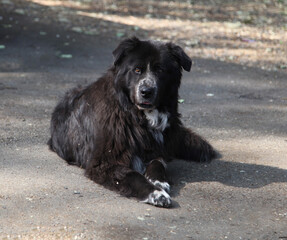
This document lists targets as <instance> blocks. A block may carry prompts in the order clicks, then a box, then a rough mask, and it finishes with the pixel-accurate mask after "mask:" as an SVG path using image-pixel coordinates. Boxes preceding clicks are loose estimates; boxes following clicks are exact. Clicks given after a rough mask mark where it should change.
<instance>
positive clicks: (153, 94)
mask: <svg viewBox="0 0 287 240" xmlns="http://www.w3.org/2000/svg"><path fill="white" fill-rule="evenodd" d="M156 98H157V86H156V81H155V80H152V79H143V80H141V81H140V82H139V84H138V85H137V90H136V104H137V106H138V108H140V109H152V108H155V101H156Z"/></svg>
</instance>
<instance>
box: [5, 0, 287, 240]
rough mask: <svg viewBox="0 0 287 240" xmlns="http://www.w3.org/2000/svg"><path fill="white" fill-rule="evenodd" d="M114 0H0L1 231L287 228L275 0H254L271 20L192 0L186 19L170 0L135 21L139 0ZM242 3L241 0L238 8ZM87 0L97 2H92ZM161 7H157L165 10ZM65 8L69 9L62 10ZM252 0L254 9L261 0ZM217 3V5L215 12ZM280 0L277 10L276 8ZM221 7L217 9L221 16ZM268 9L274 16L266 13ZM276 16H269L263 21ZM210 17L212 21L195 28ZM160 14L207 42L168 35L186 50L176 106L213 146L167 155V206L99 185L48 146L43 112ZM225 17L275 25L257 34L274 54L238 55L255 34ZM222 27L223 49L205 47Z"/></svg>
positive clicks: (283, 83)
mask: <svg viewBox="0 0 287 240" xmlns="http://www.w3.org/2000/svg"><path fill="white" fill-rule="evenodd" d="M37 2H38V3H37ZM39 2H42V4H43V3H44V2H45V3H46V5H41V4H39ZM49 2H50V3H49ZM72 2H73V4H74V5H75V6H74V5H72V6H71V4H72ZM85 2H86V4H93V2H92V1H85ZM122 2H123V1H118V5H115V4H112V2H109V1H102V2H101V3H102V4H104V3H110V4H108V5H106V6H104V5H101V6H100V5H99V6H98V5H93V7H94V10H91V9H90V8H85V4H83V1H81V2H77V1H65V4H66V5H63V1H40V0H38V1H36V0H34V1H11V0H0V239H119V240H121V239H123V240H125V239H143V240H146V239H200V240H211V239H215V240H217V239H231V240H234V239H244V240H245V239H246V240H247V239H250V240H255V239H258V240H261V239H265V240H279V239H287V230H286V229H287V228H286V226H287V197H286V196H287V125H286V122H287V91H286V88H287V73H286V69H285V67H284V64H286V54H285V53H286V52H285V53H284V51H285V50H284V46H283V45H284V44H281V43H280V41H286V35H285V36H284V34H283V32H282V31H283V30H284V26H285V27H286V25H284V24H286V23H284V19H286V17H285V18H284V16H285V15H284V11H285V10H284V9H285V8H284V4H283V3H284V1H282V2H283V3H280V2H281V1H276V3H277V4H278V5H274V8H272V6H273V5H271V4H273V3H274V2H275V1H264V2H266V3H265V4H267V7H268V11H270V12H271V13H273V15H272V14H271V13H270V16H269V15H268V16H269V17H268V19H269V18H271V19H272V21H273V22H270V20H269V23H268V22H263V25H264V24H265V26H264V27H262V26H261V25H260V22H259V23H258V22H256V21H257V18H255V17H252V16H256V15H254V14H256V11H252V14H250V15H251V20H252V21H251V20H248V19H249V18H247V20H246V21H245V22H244V21H243V20H240V21H239V20H238V19H233V18H232V16H231V15H230V16H229V15H226V14H225V13H226V11H223V10H222V9H225V8H222V9H220V8H219V9H218V10H217V11H216V12H212V11H211V12H210V11H209V10H212V8H211V9H209V10H208V9H207V10H206V12H204V11H205V10H204V9H203V10H200V8H199V5H196V4H194V5H193V6H194V9H193V11H194V14H196V13H197V14H198V21H197V22H196V21H195V20H194V19H193V18H190V19H189V18H188V17H187V15H184V13H185V12H186V9H187V7H188V6H186V5H184V3H182V5H180V6H182V9H183V12H182V13H181V15H180V16H176V14H177V13H178V12H179V11H174V13H173V12H172V11H171V9H175V6H174V7H173V6H172V5H169V8H168V9H169V10H170V11H171V13H170V19H166V18H165V19H163V18H160V16H161V14H162V15H165V14H166V13H165V12H163V13H161V12H159V11H158V10H157V9H156V8H155V7H154V8H153V10H151V9H152V8H150V10H149V9H147V10H145V11H152V13H146V14H145V15H144V17H143V18H142V19H141V22H140V23H141V25H140V26H138V25H133V24H134V23H132V22H128V21H135V20H134V19H133V18H136V17H138V18H140V17H141V15H139V13H138V12H139V11H138V10H137V9H138V8H139V7H140V6H139V5H136V6H138V8H137V7H132V6H133V5H132V3H137V4H138V3H139V1H129V3H130V4H129V5H127V6H129V7H130V8H128V7H123V5H120V3H122ZM150 2H151V3H152V2H153V1H150ZM165 2H166V1H162V2H161V4H163V3H165ZM210 2H211V1H210ZM210 2H208V1H206V3H210ZM213 2H214V4H215V5H216V3H217V2H216V1H213ZM243 2H244V1H243ZM268 2H269V3H268ZM48 3H49V4H50V5H47V4H48ZM56 3H58V4H59V5H58V6H51V4H56ZM227 3H228V4H231V3H232V1H227ZM246 3H247V1H246ZM255 3H258V2H256V1H255ZM67 4H68V5H67ZM69 4H70V5H69ZM228 4H227V5H226V6H225V7H226V8H228V6H229V7H230V5H228ZM258 4H259V3H258ZM268 4H269V5H268ZM280 4H281V5H280ZM150 5H152V4H150ZM207 5H208V4H207ZM231 5H232V4H231ZM251 5H252V4H251ZM88 6H89V7H90V5H88ZM176 6H177V9H179V7H178V5H176ZM195 6H197V7H196V8H195ZM213 6H214V5H213ZM244 6H246V5H244V4H242V6H240V7H242V8H243V9H242V10H241V11H243V12H244V11H245V10H246V8H245V7H244ZM260 6H261V5H260ZM97 7H101V9H102V8H105V9H107V12H106V13H95V11H96V10H97ZM142 7H144V6H142ZM163 7H164V6H162V8H159V9H163V11H164V10H165V9H164V8H163ZM67 8H69V9H70V11H72V13H76V12H77V13H78V14H77V16H76V17H75V14H70V15H73V16H70V15H69V14H68V12H69V11H68V10H67ZM250 8H251V7H250ZM75 9H76V10H75ZM125 9H126V10H125ZM131 9H134V10H135V11H136V10H137V11H136V12H135V13H134V17H131V16H126V15H127V14H126V13H125V11H126V12H127V11H131ZM256 9H257V11H258V12H259V13H260V9H261V8H259V7H258V8H256ZM282 9H283V10H282ZM119 10H121V11H122V13H121V14H118V13H119ZM78 11H80V12H78ZM202 11H203V13H205V14H206V17H205V18H206V21H204V20H203V17H202V18H201V15H200V14H201V13H202ZM213 11H214V10H213ZM218 11H219V12H220V11H223V12H221V14H220V15H217V14H216V13H217V12H218ZM238 11H240V8H238ZM278 11H279V13H280V14H281V15H280V14H279V13H278V14H279V15H278V14H277V15H276V14H275V13H276V12H278ZM64 12H65V13H66V14H68V16H66V15H65V16H64ZM83 12H84V13H83ZM208 12H210V15H208V14H207V13H208ZM282 12H283V13H282ZM259 13H258V14H259ZM61 14H62V15H61ZM89 14H92V15H89ZM97 14H98V15H97ZM112 14H113V15H112ZM147 14H151V15H150V16H146V15H147ZM155 14H157V15H155ZM59 15H60V16H61V18H59ZM79 15H80V16H81V17H79ZM111 15H112V18H113V20H111V19H109V18H110V17H111ZM154 15H155V16H154ZM95 16H101V17H99V18H95ZM116 16H117V18H115V17H116ZM188 16H189V15H188ZM216 16H217V17H216ZM222 16H223V17H224V16H225V17H226V18H223V19H222V21H219V17H221V18H222ZM236 16H241V15H240V14H237V15H236ZM278 16H279V17H280V19H281V20H276V19H277V17H278ZM70 17H71V18H70ZM179 17H180V19H179ZM65 18H66V19H65ZM115 19H116V20H115ZM151 19H153V21H151ZM160 19H161V20H160ZM230 19H231V20H230ZM148 21H151V22H150V23H154V24H153V25H152V26H154V27H155V29H156V30H155V31H149V30H148V29H149V28H150V25H149V22H148ZM248 21H249V22H248ZM262 21H263V20H262ZM264 21H265V20H264ZM276 21H277V22H278V26H273V25H272V23H274V22H276ZM92 22H93V23H94V24H95V25H92ZM210 22H213V23H214V24H215V25H214V26H216V28H210V25H205V26H206V28H202V27H203V25H204V23H210ZM237 22H240V24H241V25H240V26H238V24H239V23H237ZM167 23H168V24H170V27H171V28H174V29H176V28H179V29H181V30H180V31H182V33H184V32H185V28H184V27H183V26H187V23H194V24H195V25H193V26H197V29H198V30H200V31H201V34H202V35H200V36H201V37H202V39H205V40H204V42H205V44H206V45H205V44H202V43H203V40H200V41H199V42H196V41H195V42H192V43H188V42H187V43H186V42H185V43H184V41H188V39H183V38H180V37H179V35H177V36H173V37H172V40H174V41H175V42H177V43H178V44H181V45H182V46H183V47H186V48H185V49H186V51H187V52H189V54H190V55H191V56H192V57H193V60H194V65H193V68H192V71H191V72H190V73H185V74H184V78H183V80H182V87H181V90H180V98H181V99H183V100H184V101H183V103H181V104H180V111H181V113H182V116H183V121H184V123H185V125H186V126H189V127H191V128H192V129H193V130H194V131H196V132H198V133H199V134H201V135H203V136H204V137H205V138H207V139H208V140H209V141H210V142H211V143H212V144H213V145H214V146H215V147H216V148H217V149H218V150H219V151H220V152H221V154H222V158H221V159H219V160H216V161H213V162H212V163H210V164H207V165H205V164H202V165H201V164H195V163H186V162H183V161H175V162H173V163H171V164H169V166H168V171H169V175H170V176H171V180H172V183H173V184H172V192H171V196H172V199H173V203H174V207H173V208H172V209H162V208H156V207H153V206H150V205H146V204H143V203H140V202H137V201H135V200H133V199H126V198H123V197H120V196H119V195H118V194H116V193H113V192H110V191H108V190H106V189H104V188H102V187H101V186H99V185H97V184H95V183H93V182H91V181H90V180H89V179H87V178H85V177H84V175H83V170H82V169H79V168H76V167H73V166H68V165H66V163H65V162H64V161H63V160H61V159H60V158H59V157H57V156H56V155H55V154H54V153H52V152H50V151H49V150H48V147H47V146H46V142H47V140H48V138H49V121H50V114H51V112H52V110H53V108H54V106H55V104H56V102H57V100H58V99H59V97H60V96H62V95H63V93H64V92H65V91H66V90H67V89H69V88H71V87H74V86H76V85H78V84H87V83H90V82H92V81H95V80H96V79H97V78H98V77H99V76H100V75H101V74H102V73H103V72H104V71H105V69H107V67H108V66H109V65H110V64H111V63H112V55H111V52H112V50H113V49H114V48H115V46H116V45H117V43H118V42H119V41H120V40H121V39H122V38H124V37H125V36H127V35H131V34H136V35H138V36H140V37H153V38H160V39H162V38H164V39H169V38H168V37H167V36H168V34H167V32H164V31H163V30H164V29H166V28H165V27H163V28H162V29H161V30H162V31H161V30H160V24H167ZM229 23H233V24H235V23H236V24H237V26H236V24H235V25H232V24H231V25H228V24H229ZM97 24H100V25H99V26H101V27H96V26H98V25H97ZM172 24H174V25H172ZM178 24H179V25H178ZM181 24H183V25H181ZM196 24H198V25H196ZM201 24H203V25H201ZM216 24H218V25H216ZM224 24H225V26H229V27H230V29H233V30H234V29H237V30H238V29H241V28H250V32H252V29H259V31H261V30H262V29H263V28H264V29H266V28H270V29H271V28H272V31H273V32H274V33H275V34H274V35H272V34H271V35H270V34H269V35H268V34H267V35H268V37H269V38H271V37H272V36H273V37H274V38H277V37H278V35H277V34H281V33H282V35H280V39H281V40H280V39H277V40H276V39H274V40H270V39H266V36H267V35H266V36H265V35H260V34H259V35H260V36H263V38H264V39H266V43H264V44H266V47H267V48H271V49H273V50H274V49H276V51H275V50H274V51H275V52H276V54H275V55H276V56H277V55H278V58H276V57H274V58H273V57H272V56H273V55H272V54H273V50H272V51H271V52H269V53H272V54H267V53H268V51H269V50H268V51H267V53H266V55H264V56H268V57H270V59H269V60H268V61H267V60H266V61H265V60H264V58H263V57H262V56H263V55H260V54H258V56H254V54H251V55H252V57H254V59H253V60H252V59H250V60H248V59H249V58H248V57H246V58H244V53H245V50H246V49H247V48H248V49H251V50H252V51H257V50H258V49H261V47H260V46H261V45H260V44H261V42H260V44H259V43H258V42H257V40H256V42H252V41H251V42H250V40H253V38H249V37H248V39H249V40H248V41H247V40H246V41H247V42H245V40H244V41H242V40H238V38H229V37H228V36H227V35H225V31H227V32H228V31H229V30H228V27H227V28H223V27H222V26H224ZM226 24H227V25H226ZM162 26H166V25H162ZM180 26H181V27H180ZM221 27H222V29H221ZM234 27H236V28H234ZM192 28H193V27H191V28H190V30H186V33H187V34H188V31H192ZM187 29H188V28H187ZM204 29H205V30H204ZM226 29H227V30H226ZM260 29H261V30H260ZM105 30H106V31H105ZM215 30H218V31H215ZM221 30H222V31H223V32H221V33H220V34H222V38H221V39H220V38H218V39H219V40H218V41H219V43H218V44H219V45H220V46H219V47H218V49H222V51H228V52H227V55H226V56H228V57H227V58H225V57H224V58H223V57H222V55H220V53H218V52H217V51H216V52H214V54H210V53H211V52H210V51H209V50H210V49H209V48H211V47H210V45H212V41H213V40H212V39H216V38H217V37H216V35H215V33H216V32H220V31H221ZM233 30H232V31H231V30H230V31H231V32H230V33H231V35H232V34H234V32H233ZM167 31H168V30H167ZM213 31H214V32H213ZM240 31H241V30H240ZM262 31H263V30H262ZM212 32H213V33H212ZM252 33H253V32H252ZM161 34H162V35H161ZM208 34H210V38H207V36H208ZM285 34H286V33H285ZM264 36H265V37H264ZM225 37H226V38H227V39H226V40H228V41H231V40H232V39H233V40H234V41H232V44H235V45H234V47H233V48H232V46H230V45H228V44H227V45H226V46H224V45H222V44H223V42H222V41H223V40H222V39H224V38H225ZM282 39H283V40H282ZM209 40H210V42H209ZM189 41H192V40H191V39H189ZM185 44H186V45H185ZM188 44H191V45H192V46H191V45H190V46H188ZM240 44H242V46H246V48H245V47H243V48H241V47H240V46H241V45H240ZM258 44H259V45H258ZM269 45H270V47H269ZM264 46H265V45H264ZM205 49H207V50H205ZM232 49H233V50H234V51H235V50H236V49H240V50H241V51H242V56H241V55H240V56H239V57H233V58H232V57H229V56H233V55H230V52H232V51H231V50H232ZM197 53H198V55H197ZM209 54H210V55H209ZM217 54H219V55H217ZM284 54H285V55H284ZM255 55H256V54H255ZM275 55H274V56H275ZM261 58H262V59H261ZM244 59H246V61H245V60H244ZM261 60H262V61H261ZM262 68H264V69H262Z"/></svg>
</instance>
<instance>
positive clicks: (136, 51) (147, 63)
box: [113, 37, 192, 110]
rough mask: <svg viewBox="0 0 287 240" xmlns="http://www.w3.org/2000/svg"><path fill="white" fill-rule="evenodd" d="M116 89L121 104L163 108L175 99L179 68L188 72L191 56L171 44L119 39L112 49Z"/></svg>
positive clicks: (178, 82) (178, 81)
mask: <svg viewBox="0 0 287 240" xmlns="http://www.w3.org/2000/svg"><path fill="white" fill-rule="evenodd" d="M113 55H114V66H115V69H116V73H117V76H116V78H115V86H116V90H117V92H118V94H119V97H120V98H119V99H120V102H121V104H122V105H123V106H124V107H125V108H126V107H127V106H129V105H135V106H136V107H137V108H138V109H140V110H144V109H154V108H158V107H164V106H166V105H167V104H168V102H170V100H171V99H173V102H174V101H176V102H177V97H178V88H179V86H180V80H181V72H182V69H184V70H186V71H190V68H191V63H192V62H191V59H190V58H189V57H188V56H187V55H186V54H185V52H184V51H183V50H182V48H181V47H179V46H177V45H174V44H172V43H162V42H158V41H141V40H139V39H137V38H135V37H134V38H131V39H127V40H124V41H122V42H121V43H120V44H119V46H118V47H117V48H116V49H115V50H114V52H113Z"/></svg>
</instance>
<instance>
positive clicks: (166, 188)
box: [148, 179, 170, 193]
mask: <svg viewBox="0 0 287 240" xmlns="http://www.w3.org/2000/svg"><path fill="white" fill-rule="evenodd" d="M148 180H149V181H150V182H151V183H152V184H153V185H154V186H157V187H159V188H161V189H163V190H164V191H166V192H167V193H170V185H169V184H168V183H167V182H160V181H158V180H155V181H153V180H151V179H148Z"/></svg>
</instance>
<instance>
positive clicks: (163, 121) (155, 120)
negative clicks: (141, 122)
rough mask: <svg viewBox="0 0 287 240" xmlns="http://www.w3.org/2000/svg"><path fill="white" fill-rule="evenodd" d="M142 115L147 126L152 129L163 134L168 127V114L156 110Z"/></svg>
mask: <svg viewBox="0 0 287 240" xmlns="http://www.w3.org/2000/svg"><path fill="white" fill-rule="evenodd" d="M144 113H145V116H146V119H147V120H148V122H149V125H150V126H151V127H152V128H153V129H155V130H158V131H161V132H163V131H164V130H165V129H166V128H167V127H169V123H168V119H169V113H161V112H159V111H158V110H157V109H154V110H151V111H148V110H146V111H144Z"/></svg>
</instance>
